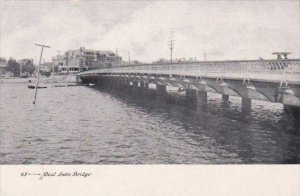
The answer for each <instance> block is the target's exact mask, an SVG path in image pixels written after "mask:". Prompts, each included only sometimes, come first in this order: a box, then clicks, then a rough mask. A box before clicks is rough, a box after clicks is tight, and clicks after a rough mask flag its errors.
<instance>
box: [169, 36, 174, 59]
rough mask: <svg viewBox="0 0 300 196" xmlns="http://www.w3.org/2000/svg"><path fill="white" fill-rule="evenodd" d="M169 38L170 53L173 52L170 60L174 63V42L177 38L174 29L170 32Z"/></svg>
mask: <svg viewBox="0 0 300 196" xmlns="http://www.w3.org/2000/svg"><path fill="white" fill-rule="evenodd" d="M169 39H170V40H169V48H170V53H171V58H170V61H171V63H172V61H173V49H174V42H175V40H174V31H171V32H170V38H169Z"/></svg>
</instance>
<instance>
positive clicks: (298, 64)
mask: <svg viewBox="0 0 300 196" xmlns="http://www.w3.org/2000/svg"><path fill="white" fill-rule="evenodd" d="M90 74H148V75H155V74H156V75H180V76H192V77H205V78H226V79H241V80H244V79H250V80H257V81H265V82H276V83H278V82H288V83H292V84H300V59H281V60H277V59H276V60H248V61H206V62H181V63H165V64H141V65H129V66H119V67H110V68H102V69H95V70H90V71H86V72H82V73H79V74H78V76H84V75H90Z"/></svg>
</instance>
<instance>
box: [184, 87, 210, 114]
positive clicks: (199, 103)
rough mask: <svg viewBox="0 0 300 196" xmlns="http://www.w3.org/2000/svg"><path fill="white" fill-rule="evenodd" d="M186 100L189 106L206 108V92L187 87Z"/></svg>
mask: <svg viewBox="0 0 300 196" xmlns="http://www.w3.org/2000/svg"><path fill="white" fill-rule="evenodd" d="M186 101H187V105H188V106H189V107H193V108H196V109H200V110H206V109H207V92H203V91H199V90H194V89H187V90H186Z"/></svg>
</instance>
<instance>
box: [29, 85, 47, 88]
mask: <svg viewBox="0 0 300 196" xmlns="http://www.w3.org/2000/svg"><path fill="white" fill-rule="evenodd" d="M28 88H30V89H35V85H31V84H29V85H28ZM37 88H47V86H38V87H37Z"/></svg>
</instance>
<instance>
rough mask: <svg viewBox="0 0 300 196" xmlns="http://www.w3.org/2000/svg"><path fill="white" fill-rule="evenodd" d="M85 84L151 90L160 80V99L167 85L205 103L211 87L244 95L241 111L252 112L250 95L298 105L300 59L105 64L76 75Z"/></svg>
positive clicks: (225, 94) (225, 95)
mask: <svg viewBox="0 0 300 196" xmlns="http://www.w3.org/2000/svg"><path fill="white" fill-rule="evenodd" d="M77 79H78V80H79V79H80V80H81V82H82V83H83V84H87V85H88V84H91V83H93V84H95V85H100V86H101V85H105V86H108V87H110V88H117V89H119V88H123V87H124V88H125V87H128V86H133V87H136V88H137V89H144V90H145V89H148V88H149V84H150V83H151V84H154V85H156V98H157V99H159V100H163V99H164V98H165V95H166V94H167V88H166V87H167V86H172V87H177V88H180V89H184V90H185V91H186V100H187V103H189V104H192V105H195V106H196V107H197V108H205V107H206V105H207V92H213V93H219V94H221V95H222V99H223V101H225V102H226V101H228V99H229V96H239V97H241V98H242V101H241V102H242V103H241V104H242V111H246V112H247V111H248V112H250V111H251V100H252V99H255V100H262V101H268V102H278V103H282V104H283V105H284V107H285V108H291V109H293V110H296V111H299V109H300V59H287V58H284V59H282V58H277V59H274V60H243V61H203V62H181V63H164V64H141V65H128V66H119V67H110V68H102V69H96V70H90V71H85V72H81V73H79V74H77Z"/></svg>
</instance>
